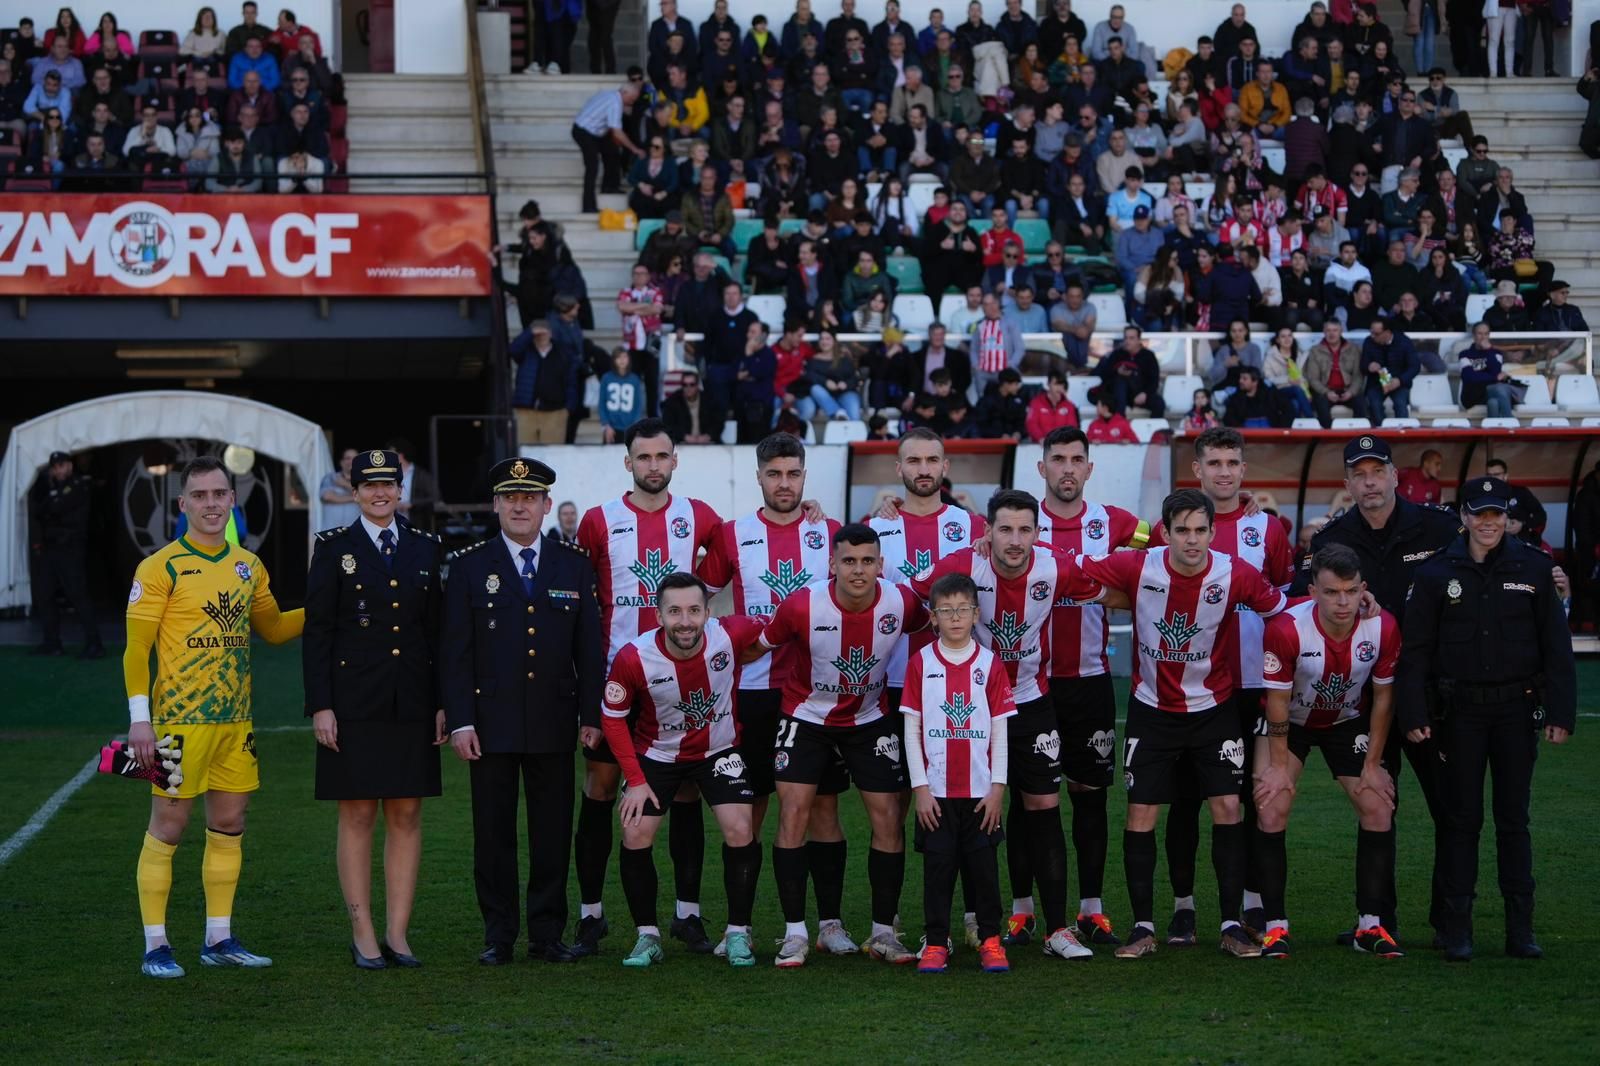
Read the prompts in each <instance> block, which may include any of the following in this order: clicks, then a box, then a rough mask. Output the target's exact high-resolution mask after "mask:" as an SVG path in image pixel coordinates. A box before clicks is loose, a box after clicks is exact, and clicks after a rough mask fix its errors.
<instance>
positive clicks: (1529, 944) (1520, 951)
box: [1506, 936, 1544, 959]
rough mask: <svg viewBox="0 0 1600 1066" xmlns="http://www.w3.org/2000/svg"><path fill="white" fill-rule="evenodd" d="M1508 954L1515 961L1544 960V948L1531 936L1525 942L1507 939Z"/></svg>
mask: <svg viewBox="0 0 1600 1066" xmlns="http://www.w3.org/2000/svg"><path fill="white" fill-rule="evenodd" d="M1506 954H1507V955H1509V956H1511V957H1512V958H1513V959H1542V958H1544V948H1541V947H1540V946H1539V944H1538V941H1536V940H1534V939H1533V938H1532V937H1531V936H1530V937H1528V938H1527V939H1525V940H1523V939H1517V940H1512V939H1507V940H1506Z"/></svg>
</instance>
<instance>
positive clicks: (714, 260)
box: [701, 249, 733, 278]
mask: <svg viewBox="0 0 1600 1066" xmlns="http://www.w3.org/2000/svg"><path fill="white" fill-rule="evenodd" d="M701 250H702V251H705V249H701ZM711 265H712V266H713V267H715V268H716V269H718V270H720V271H722V272H723V273H724V274H726V275H728V276H729V277H730V278H731V277H733V264H732V263H730V262H729V261H728V257H727V256H725V255H713V256H712V257H711Z"/></svg>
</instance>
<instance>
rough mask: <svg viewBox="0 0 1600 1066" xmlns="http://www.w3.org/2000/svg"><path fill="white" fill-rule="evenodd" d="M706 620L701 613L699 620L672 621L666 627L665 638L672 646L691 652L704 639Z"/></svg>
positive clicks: (696, 649) (697, 648) (696, 648)
mask: <svg viewBox="0 0 1600 1066" xmlns="http://www.w3.org/2000/svg"><path fill="white" fill-rule="evenodd" d="M705 633H706V620H705V616H704V615H701V616H700V619H699V621H681V622H674V623H673V624H672V625H669V626H668V627H667V639H668V640H670V641H671V642H672V646H673V647H675V648H677V649H678V650H679V651H681V652H685V653H692V652H695V651H698V650H699V648H700V645H701V643H702V642H703V641H704V640H705Z"/></svg>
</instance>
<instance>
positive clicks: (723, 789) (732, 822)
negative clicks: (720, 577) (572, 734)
mask: <svg viewBox="0 0 1600 1066" xmlns="http://www.w3.org/2000/svg"><path fill="white" fill-rule="evenodd" d="M656 612H657V614H658V615H659V617H660V620H661V628H660V629H657V630H656V631H655V632H653V633H646V634H645V635H644V636H642V637H638V638H636V639H634V640H632V641H629V642H628V643H627V644H626V645H624V646H623V647H622V649H621V651H619V652H618V653H617V657H616V659H615V660H614V661H613V662H612V664H611V676H610V678H609V679H608V681H607V683H606V698H605V717H604V727H605V734H606V741H607V743H608V744H609V745H610V748H611V751H612V752H613V753H614V754H615V755H616V757H617V763H618V765H619V766H620V767H621V768H622V774H623V777H624V778H625V779H626V780H627V782H628V789H627V792H626V793H625V794H624V796H623V798H622V805H621V810H620V812H619V813H620V817H621V820H622V887H623V891H624V892H625V893H626V895H627V897H628V909H629V910H630V911H631V912H632V913H633V921H634V924H635V925H637V926H638V927H639V939H638V942H637V943H635V944H634V946H633V951H632V952H630V953H629V955H628V957H627V958H626V959H624V960H622V964H623V965H624V966H650V965H652V964H653V963H657V962H661V961H662V959H663V958H664V957H665V956H664V955H663V954H662V951H661V928H660V926H659V925H658V924H657V922H656V867H655V860H654V859H653V858H652V856H651V852H650V849H651V846H652V845H653V844H654V842H655V838H656V830H657V829H659V828H660V827H661V816H662V814H663V813H665V812H664V811H663V810H662V807H661V804H660V800H659V797H663V796H664V797H666V798H667V799H668V800H669V801H670V800H671V798H672V797H673V796H675V795H677V794H678V789H679V787H681V786H682V785H683V784H685V783H690V784H694V785H697V786H699V788H700V793H701V795H703V796H705V798H706V800H707V801H708V802H709V803H710V804H711V813H712V814H714V815H715V816H716V819H717V825H718V826H719V827H720V828H721V829H722V841H723V843H722V880H723V886H724V888H725V889H726V890H727V893H728V928H727V945H728V962H729V963H730V964H732V965H734V966H754V965H755V961H756V957H755V952H754V950H753V949H752V948H751V944H750V911H751V908H752V907H753V906H754V904H755V896H756V876H757V875H758V874H759V873H760V871H761V846H760V845H759V844H756V843H754V842H753V838H752V836H751V817H750V805H751V801H752V800H753V799H754V798H755V793H754V792H753V791H752V790H751V788H750V784H749V782H748V781H747V780H746V779H745V768H744V760H743V759H742V758H740V756H739V750H738V747H737V744H738V742H739V726H738V722H737V720H736V718H735V716H734V703H733V694H734V692H735V691H736V690H737V689H738V687H739V661H740V656H741V655H742V654H743V653H744V652H745V651H746V650H748V649H750V648H752V647H754V646H755V644H756V641H757V638H759V636H760V635H761V623H760V622H759V621H756V620H754V619H750V618H738V617H730V618H722V619H714V618H710V617H709V615H708V611H707V608H706V589H705V586H704V585H702V584H701V583H700V580H699V579H698V578H696V577H694V575H692V574H685V573H677V574H669V575H667V576H666V577H664V578H662V580H661V584H660V585H659V586H658V587H657V589H656ZM635 705H637V707H638V711H639V714H638V719H637V721H635V722H634V723H633V725H632V727H631V728H630V726H629V723H628V716H629V714H630V713H631V712H632V711H633V709H634V707H635Z"/></svg>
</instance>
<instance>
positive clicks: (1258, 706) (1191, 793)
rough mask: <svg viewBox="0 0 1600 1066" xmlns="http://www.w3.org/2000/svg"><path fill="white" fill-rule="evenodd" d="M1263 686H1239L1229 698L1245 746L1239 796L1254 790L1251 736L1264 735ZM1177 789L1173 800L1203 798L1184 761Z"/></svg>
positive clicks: (1265, 724) (1253, 757) (1264, 699)
mask: <svg viewBox="0 0 1600 1066" xmlns="http://www.w3.org/2000/svg"><path fill="white" fill-rule="evenodd" d="M1266 695H1267V691H1266V689H1260V688H1242V689H1239V690H1238V691H1236V692H1235V693H1234V694H1233V699H1232V701H1230V702H1232V703H1233V705H1234V712H1235V713H1236V714H1237V715H1238V716H1239V735H1240V736H1242V737H1244V738H1245V746H1244V780H1243V782H1242V783H1241V784H1240V787H1239V796H1240V798H1242V799H1246V800H1248V799H1250V797H1251V794H1252V793H1253V792H1254V790H1255V784H1254V775H1255V767H1256V746H1255V743H1254V742H1253V741H1252V740H1251V739H1250V738H1251V737H1264V736H1266V735H1267V711H1266ZM1175 780H1176V781H1177V783H1178V787H1177V791H1176V792H1174V793H1173V799H1175V800H1187V801H1189V802H1191V803H1199V802H1200V801H1201V800H1203V799H1205V795H1206V794H1205V791H1204V790H1203V789H1202V788H1201V787H1200V781H1199V779H1198V778H1197V777H1196V776H1195V773H1194V771H1193V770H1192V769H1191V768H1190V767H1189V765H1188V764H1187V763H1185V764H1182V765H1180V766H1179V767H1178V770H1177V777H1176V778H1175Z"/></svg>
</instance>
